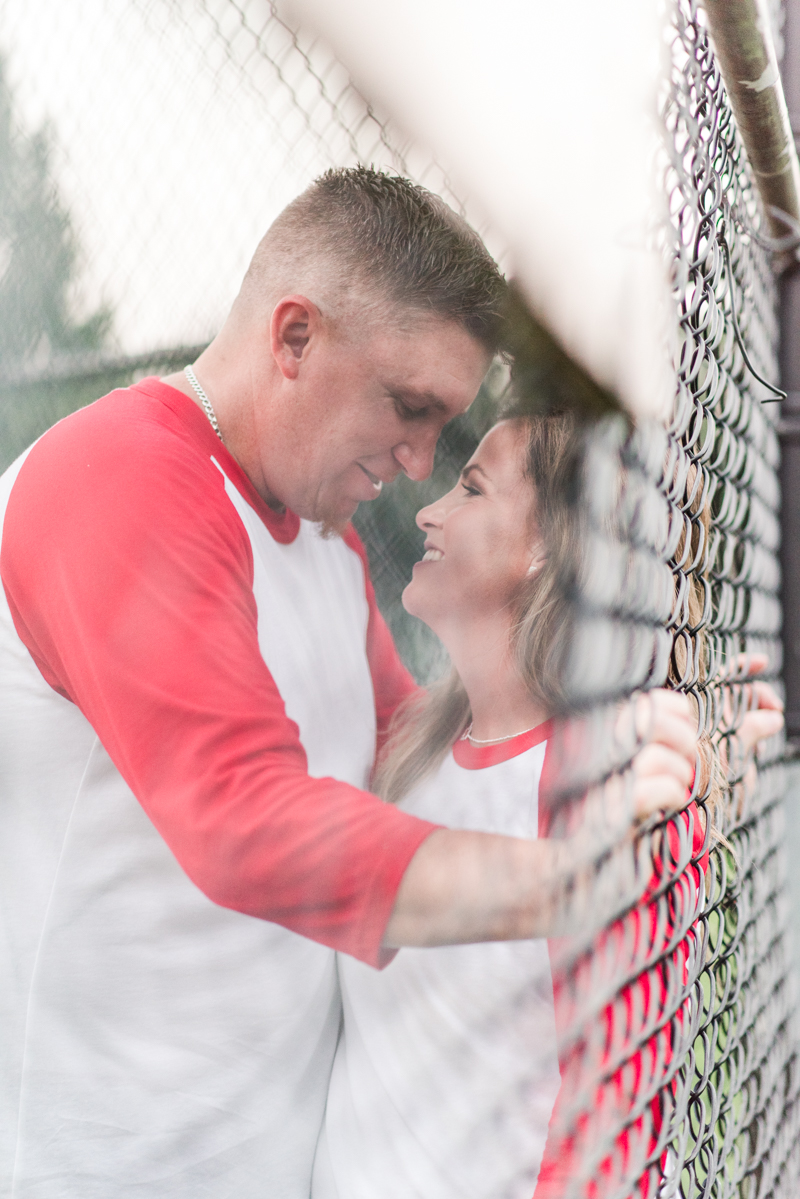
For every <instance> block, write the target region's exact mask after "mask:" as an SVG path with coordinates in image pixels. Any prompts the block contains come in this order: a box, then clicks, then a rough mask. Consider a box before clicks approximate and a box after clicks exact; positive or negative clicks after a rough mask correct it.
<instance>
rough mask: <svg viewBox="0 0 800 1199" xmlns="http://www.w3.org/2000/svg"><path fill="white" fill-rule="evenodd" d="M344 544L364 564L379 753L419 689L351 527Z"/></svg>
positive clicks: (369, 651) (368, 652) (369, 655)
mask: <svg viewBox="0 0 800 1199" xmlns="http://www.w3.org/2000/svg"><path fill="white" fill-rule="evenodd" d="M344 539H345V541H346V542H347V544H348V545H349V546H350V548H351V549H352V550H355V552H356V553H357V554H358V556H359V557H360V558H361V561H362V562H363V563H364V578H365V580H366V591H367V603H368V604H369V625H368V627H367V657H368V659H369V668H370V673H371V675H372V685H373V687H374V689H375V711H376V715H377V719H378V751H380V749H381V745H382V743H383V740H384V738H385V736H386V732H387V730H388V728H389V722H390V721H391V719H392V717H393V716H394V714H395V712H396V711H397V709H398V708H399V706H400V704H401V703H402V702H403V700H405V699H407V698H408V696H409V695H413V693H414V692H415V691H418V690H419V688H418V687H417V684H416V683H415V682H414V680H413V678H412V677H411V675H410V674H409V672H408V671H407V670H406V668H405V666H404V665H403V663H402V662H401V660H400V655H399V654H398V652H397V647H396V646H395V643H394V639H393V638H392V634H391V633H390V632H389V629H388V627H387V624H386V621H385V620H384V619H383V617H382V616H381V614H380V611H379V609H378V604H377V601H376V599H375V588H374V587H373V586H372V581H371V579H370V577H369V561H368V559H367V551H366V550H365V549H364V546H363V543H362V541H361V538H360V537H359V535H358V533H357V532H356V531H355V529H354V528H353V526H352V525H350V526H349V528H348V530H347V532H346V534H345V538H344Z"/></svg>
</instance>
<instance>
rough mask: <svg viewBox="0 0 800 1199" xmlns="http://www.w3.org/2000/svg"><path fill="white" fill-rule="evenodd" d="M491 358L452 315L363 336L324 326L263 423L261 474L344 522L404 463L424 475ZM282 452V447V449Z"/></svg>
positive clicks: (277, 490)
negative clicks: (440, 440)
mask: <svg viewBox="0 0 800 1199" xmlns="http://www.w3.org/2000/svg"><path fill="white" fill-rule="evenodd" d="M488 365H489V356H488V354H487V351H486V350H485V349H484V348H483V346H481V345H480V343H479V342H477V341H476V340H475V339H474V338H473V337H471V336H470V335H469V334H468V333H467V332H466V331H465V330H464V329H463V328H462V326H461V325H459V324H457V323H456V322H454V321H441V320H437V319H433V318H428V317H420V318H418V319H417V320H415V321H414V322H413V323H412V324H411V325H410V326H409V327H407V328H405V329H402V330H399V331H398V330H397V329H392V330H390V331H387V332H375V331H374V330H372V331H370V332H369V334H368V335H365V337H364V339H363V340H358V339H356V338H353V339H350V338H347V339H345V338H342V337H341V336H339V337H337V336H335V333H334V332H333V331H332V330H331V329H330V328H326V327H323V328H322V329H321V330H319V331H318V333H317V335H316V336H314V337H312V338H311V339H310V341H309V343H308V345H307V346H306V347H305V348H304V350H303V355H302V360H301V362H300V369H299V372H298V376H297V378H296V379H295V380H293V381H292V382H291V384H289V385H287V386H286V387H285V389H284V400H285V402H284V405H283V407H282V410H281V413H280V416H279V417H278V424H277V425H276V423H275V420H274V416H273V420H272V421H271V422H270V423H269V425H267V424H265V425H264V427H263V428H262V429H260V430H259V438H258V439H259V448H260V453H261V460H262V464H263V470H264V477H265V479H266V480H268V482H269V487H270V490H271V491H272V493H273V494H274V495H276V496H278V497H279V498H280V499H281V500H282V501H283V502H284V503H285V504H287V505H288V507H290V508H291V509H292V510H293V511H294V512H296V513H297V514H298V515H299V516H302V517H304V518H306V519H307V520H315V521H321V522H322V523H323V524H325V525H326V526H327V527H328V528H329V529H340V528H343V527H344V525H345V524H346V523H347V521H348V520H350V518H351V517H352V515H353V513H354V512H355V510H356V508H357V507H358V505H359V503H361V502H362V501H364V500H372V499H375V497H376V496H377V495H378V494H379V493H380V485H381V484H382V483H389V482H391V480H392V479H394V478H395V477H396V476H397V475H398V474H399V473H400V471H404V472H405V473H406V474H407V475H408V476H409V478H411V479H417V480H419V479H426V478H427V477H428V475H429V474H430V472H431V469H432V467H433V455H434V450H435V448H436V442H437V439H438V437H439V434H440V432H441V431H442V428H443V426H444V425H445V424H446V423H447V421H449V420H452V418H453V417H454V416H458V415H459V414H460V413H462V412H464V411H466V409H467V408H468V407H469V405H470V404H471V403H472V400H473V399H474V398H475V395H476V393H477V391H478V388H479V387H480V384H481V380H482V379H483V376H484V374H485V373H486V370H487V368H488ZM278 451H279V452H278Z"/></svg>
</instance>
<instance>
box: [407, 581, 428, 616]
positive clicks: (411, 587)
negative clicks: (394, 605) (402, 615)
mask: <svg viewBox="0 0 800 1199" xmlns="http://www.w3.org/2000/svg"><path fill="white" fill-rule="evenodd" d="M422 591H423V588H421V587H419V586H418V585H417V580H416V579H412V580H411V582H410V583H409V584H408V586H407V587H406V588H405V590H404V591H403V594H402V595H401V597H400V602H401V603H402V605H403V607H404V608H405V610H406V612H407V613H408V614H409V616H416V617H417V619H418V620H422V621H424V623H425V624H428V616H429V615H430V614H431V613H430V605H429V604H426V603H425V596H424V594H420V592H422Z"/></svg>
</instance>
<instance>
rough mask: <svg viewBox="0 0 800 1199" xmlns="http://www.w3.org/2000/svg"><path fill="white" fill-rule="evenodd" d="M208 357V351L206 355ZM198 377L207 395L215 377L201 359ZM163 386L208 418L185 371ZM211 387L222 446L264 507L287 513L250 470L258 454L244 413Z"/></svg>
mask: <svg viewBox="0 0 800 1199" xmlns="http://www.w3.org/2000/svg"><path fill="white" fill-rule="evenodd" d="M206 354H208V351H206ZM197 373H198V374H199V375H200V378H199V379H198V382H200V384H201V386H202V387H203V390H204V391H206V390H207V389H206V386H205V382H206V376H207V375H209V374H211V375H212V380H213V373H212V370H210V369H209V368H208V366H207V365H206V364H204V363H203V361H202V356H201V359H200V360H199V361H198V368H197ZM161 382H162V383H166V384H167V385H168V386H169V387H174V388H175V389H176V391H182V392H183V394H184V395H186V396H188V397H189V399H190V400H192V401H193V402H194V403H195V404H197V406H198V408H199V409H200V411H201V412H202V413H203V415H204V416H207V415H208V414H207V413H206V411H205V409H204V407H203V404H202V401H201V399H200V397H199V395H198V394H197V392H196V391H195V389H194V388H193V387H192V385H191V383H190V382H189V380H188V378H187V377H186V375H185V374H184V372H183V371H175V372H174V374H171V375H165V376H164V377H163V378H162V380H161ZM208 386H209V388H211V393H210V394H209V396H208V398H209V401H210V403H211V405H212V408H213V410H214V414H215V416H216V418H217V421H218V423H219V426H220V431H221V433H222V438H223V442H224V445H225V448H226V449H227V450H228V453H229V454H231V455H232V456H233V457H234V458H235V459H236V461H237V462H238V463H239V465H240V466H241V468H242V470H243V471H244V472H245V474H246V475H247V476H248V478H249V479H250V482H251V483H252V484H253V486H254V487H255V489H256V491H257V492H258V493H259V495H260V496H261V497H262V499H263V500H264V501H265V503H267V504H268V505H269V507H270V508H272V509H273V510H274V511H275V512H284V511H285V510H286V505H285V504H283V503H281V501H280V500H279V499H277V498H276V497H275V496H274V495H272V493H271V492H270V491H269V488H268V487H267V486H266V484H265V483H264V480H263V479H262V478H261V477H260V476H259V477H258V479H256V478H254V477H253V476H254V475H255V474H256V472H255V471H254V470H253V469H252V466H251V467H250V469H248V465H249V463H250V460H252V461H253V462H255V461H257V454H256V452H255V451H256V441H255V435H254V434H253V431H252V430H248V429H247V428H246V427H245V426H244V425H243V424H242V419H241V413H240V412H238V411H235V410H234V409H233V406H232V405H231V404H230V403H229V402H228V397H227V396H226V395H224V394H223V392H222V390H221V389H220V388H219V387H218V388H216V389H215V388H214V387H213V382H209V385H208Z"/></svg>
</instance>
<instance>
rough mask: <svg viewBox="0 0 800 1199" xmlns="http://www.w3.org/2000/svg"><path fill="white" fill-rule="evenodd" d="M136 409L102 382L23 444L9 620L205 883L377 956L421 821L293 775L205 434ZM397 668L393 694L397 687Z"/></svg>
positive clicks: (5, 567)
mask: <svg viewBox="0 0 800 1199" xmlns="http://www.w3.org/2000/svg"><path fill="white" fill-rule="evenodd" d="M156 407H157V408H159V409H164V406H163V405H156ZM152 409H153V404H152V403H151V404H149V405H148V404H147V403H145V404H144V405H143V404H142V402H141V395H138V396H137V395H135V394H134V393H132V392H131V391H127V392H117V393H112V395H111V396H110V397H106V399H104V400H102V401H99V402H98V404H96V405H93V406H92V407H91V408H89V409H85V410H84V411H82V412H79V413H77V414H75V415H74V416H73V417H70V418H69V419H68V420H66V421H63V422H61V424H59V425H57V426H56V427H55V428H54V429H53V430H51V431H50V432H49V433H48V434H46V435H45V436H44V438H42V440H41V441H40V442H38V443H37V445H35V446H34V448H33V450H32V451H31V452H30V454H29V456H28V458H27V459H26V461H25V463H24V464H23V466H22V468H21V470H20V473H19V476H18V478H17V480H16V483H15V485H14V487H13V490H12V493H11V498H10V501H9V504H8V509H7V513H6V519H5V524H4V529H3V541H2V551H1V553H0V574H1V575H2V580H3V585H4V587H5V590H6V595H7V597H8V601H9V604H10V606H11V611H12V614H13V617H14V623H15V626H16V629H17V632H18V634H19V636H20V637H21V638H22V640H23V642H24V644H25V645H26V646H27V647H28V650H29V652H30V653H31V655H32V656H33V658H34V660H35V662H36V664H37V666H38V667H39V669H40V671H41V673H42V675H43V676H44V678H45V679H46V680H47V682H48V683H49V684H50V685H51V686H52V687H54V688H55V689H56V690H58V691H59V692H60V693H61V694H62V695H64V696H66V697H67V698H68V699H70V700H71V701H72V702H74V703H75V704H77V705H78V707H79V708H80V709H81V711H82V712H83V713H84V715H85V716H86V717H87V719H88V720H89V721H90V723H91V724H92V725H93V727H94V728H95V730H96V732H97V733H98V735H99V737H100V739H101V741H102V743H103V745H104V746H105V748H106V750H107V751H108V753H109V755H110V756H111V758H112V760H113V762H114V764H115V765H116V767H117V768H118V770H119V771H120V773H121V774H122V776H123V777H124V779H125V780H126V782H127V783H128V784H129V786H130V787H131V789H132V791H133V793H134V794H135V795H136V797H137V798H138V800H139V801H140V802H141V804H142V806H143V808H144V809H145V811H146V812H147V814H148V816H149V818H150V819H151V820H152V822H153V824H154V825H155V827H156V828H157V829H158V831H159V833H160V834H161V836H163V838H164V840H165V841H166V842H167V844H168V845H169V846H170V848H171V850H172V852H173V853H174V854H175V857H176V858H177V860H178V862H179V863H180V865H181V866H182V868H183V869H184V870H185V871H186V873H187V875H188V876H189V878H191V879H192V881H193V882H194V883H195V884H196V885H197V886H198V887H199V888H200V889H201V890H202V891H203V892H204V893H205V894H206V895H207V896H208V897H209V898H210V899H211V900H213V901H214V902H215V903H218V904H221V905H222V906H224V907H229V908H233V909H235V910H237V911H240V912H245V913H248V914H249V915H252V916H258V917H261V918H262V919H265V920H271V921H275V922H276V923H278V924H282V925H284V926H285V927H286V928H289V929H292V930H293V931H294V932H297V933H301V934H302V935H304V936H307V937H310V938H312V939H314V940H316V941H320V942H322V943H323V944H325V945H329V946H331V947H333V948H335V949H339V950H342V951H344V952H346V953H350V954H352V955H354V956H355V957H359V958H361V959H362V960H364V961H366V962H369V963H371V964H381V963H382V962H383V961H385V960H387V959H388V957H389V956H390V955H386V954H384V953H383V951H382V950H381V948H380V946H381V939H382V936H383V932H384V928H385V925H386V922H387V920H388V918H389V915H390V914H391V910H392V907H393V904H394V898H395V894H396V891H397V888H398V886H399V883H400V880H401V878H402V876H403V873H404V871H405V869H406V866H407V865H408V863H409V861H410V860H411V858H412V856H413V854H414V853H415V852H416V850H417V849H418V847H419V845H420V844H421V842H422V841H423V840H424V839H425V838H426V837H427V836H428V835H429V834H430V832H431V831H433V829H434V828H435V827H436V826H435V825H432V824H429V823H427V822H425V821H421V820H417V819H415V818H414V817H412V816H410V815H407V814H406V813H404V812H402V811H400V810H399V809H397V808H395V807H392V806H390V805H387V804H384V803H382V802H381V801H380V800H378V799H376V798H375V797H374V796H372V795H370V794H369V793H367V792H364V791H360V790H358V789H357V788H355V787H351V786H349V785H347V784H345V783H341V782H338V781H336V780H334V779H312V778H310V777H309V775H308V773H307V764H306V757H305V753H304V751H303V747H302V745H301V744H300V740H299V736H298V729H297V726H296V725H295V724H294V723H293V722H292V721H290V720H289V718H288V717H287V715H286V713H285V710H284V706H283V703H282V700H281V697H280V695H279V694H278V691H277V688H276V686H275V683H274V681H273V679H272V676H271V675H270V673H269V671H268V669H267V667H266V665H265V663H264V660H263V658H262V657H261V654H260V651H259V646H258V632H257V613H256V606H255V600H254V596H253V591H252V579H253V563H252V558H251V551H250V543H249V541H248V538H247V536H246V533H245V530H244V528H243V526H242V524H241V522H240V520H239V518H238V516H237V515H236V512H235V510H234V508H233V506H232V505H231V504H230V502H229V501H228V499H227V497H226V495H225V492H224V487H223V478H222V476H221V474H220V472H219V471H218V470H217V469H216V468H215V466H214V465H213V463H211V461H210V455H209V447H208V446H207V447H206V449H205V451H202V449H201V450H198V439H200V440H201V439H202V437H203V436H212V435H211V433H210V431H207V430H206V427H205V421H204V420H203V419H202V414H201V413H199V410H195V409H194V406H193V405H192V411H193V412H194V411H197V416H198V417H199V419H200V422H201V424H200V426H195V427H192V428H191V430H190V431H189V430H188V428H187V421H186V418H185V416H184V417H183V418H182V420H180V421H179V420H177V418H175V417H174V415H173V414H172V413H170V412H169V410H168V409H164V410H165V411H166V412H167V417H168V418H169V419H168V420H167V422H166V423H165V421H164V420H163V419H162V418H161V417H159V419H158V420H156V419H154V417H153V416H152V412H151V410H152ZM170 420H171V422H172V423H169V422H170ZM188 425H189V426H191V419H190V420H189V421H188ZM213 441H214V445H213V446H212V447H210V448H211V452H212V453H214V452H215V453H216V454H217V457H218V458H219V459H220V460H223V459H225V460H226V461H227V462H230V463H232V462H233V460H232V459H229V458H228V457H227V455H226V454H225V452H224V451H223V449H222V447H221V446H220V444H219V442H217V441H216V439H215V438H214V439H213ZM226 469H227V467H226ZM384 627H385V626H384ZM385 636H388V634H386V635H384V634H383V633H382V632H380V631H379V632H378V633H377V634H373V640H375V641H376V642H377V646H376V648H375V651H374V652H375V660H376V662H378V663H379V662H380V661H381V660H382V658H388V657H389V656H390V655H389V651H388V650H387V649H386V645H385ZM394 674H395V677H394V679H393V681H392V685H391V687H390V688H389V690H388V694H389V698H388V699H387V700H386V701H385V702H386V704H387V705H389V706H390V705H391V703H393V702H396V701H395V698H394V695H395V693H396V692H397V691H398V689H399V690H402V687H403V686H404V685H407V683H403V681H402V680H401V678H400V674H399V672H398V670H397V668H396V667H395V668H394ZM381 702H384V701H383V699H382V700H381Z"/></svg>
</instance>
